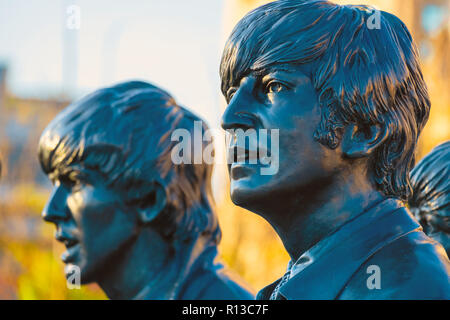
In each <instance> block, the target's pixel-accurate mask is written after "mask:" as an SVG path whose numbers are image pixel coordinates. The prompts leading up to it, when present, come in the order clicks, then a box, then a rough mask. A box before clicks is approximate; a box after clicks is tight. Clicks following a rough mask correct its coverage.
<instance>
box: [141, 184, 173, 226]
mask: <svg viewBox="0 0 450 320" xmlns="http://www.w3.org/2000/svg"><path fill="white" fill-rule="evenodd" d="M166 204H167V195H166V189H165V188H164V186H162V185H161V184H160V183H159V182H154V183H153V187H152V190H151V191H150V192H149V193H147V195H146V196H145V197H144V198H143V199H142V200H141V201H140V203H139V206H138V208H137V210H138V219H139V221H140V222H141V223H142V224H147V223H149V222H151V221H153V220H154V219H155V218H156V217H157V216H158V215H159V214H160V213H161V212H162V211H164V209H165V208H166Z"/></svg>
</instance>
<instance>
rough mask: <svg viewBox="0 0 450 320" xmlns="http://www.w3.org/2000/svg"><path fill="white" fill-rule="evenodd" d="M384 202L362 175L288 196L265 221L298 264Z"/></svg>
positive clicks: (266, 215)
mask: <svg viewBox="0 0 450 320" xmlns="http://www.w3.org/2000/svg"><path fill="white" fill-rule="evenodd" d="M311 199H314V201H311ZM383 199H385V196H384V195H383V194H382V193H381V192H379V191H377V190H375V189H374V188H373V186H372V185H371V184H370V183H369V182H368V181H367V180H365V179H361V175H358V176H357V177H356V178H355V177H353V176H351V175H347V176H346V177H344V178H339V179H334V180H333V181H331V182H330V183H327V184H321V185H320V186H319V188H317V189H314V190H313V189H310V190H309V191H308V192H304V191H301V192H294V193H293V194H292V195H289V196H288V195H287V196H286V198H284V199H283V201H277V205H278V207H277V208H276V212H275V211H274V212H271V213H269V214H265V217H266V218H267V220H268V221H269V222H270V223H271V225H272V226H273V227H274V229H275V230H276V231H277V233H278V235H279V236H280V238H281V240H282V242H283V244H284V246H285V248H286V250H287V252H288V253H289V255H290V257H291V259H292V260H294V261H296V260H297V259H298V258H299V257H300V256H301V255H302V254H303V253H304V252H306V251H307V250H309V249H310V248H311V247H312V246H314V245H315V244H316V243H318V242H319V241H320V240H322V239H323V238H325V237H326V236H328V235H329V234H330V233H332V232H333V231H334V230H337V228H339V227H340V226H342V225H343V224H345V223H346V222H347V221H349V220H351V219H352V218H353V217H355V216H357V215H358V214H360V213H361V212H363V211H364V210H365V209H366V208H367V207H369V206H371V205H373V204H374V203H377V202H381V201H382V200H383ZM280 204H281V205H282V206H283V208H280Z"/></svg>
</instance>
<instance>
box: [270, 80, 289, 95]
mask: <svg viewBox="0 0 450 320" xmlns="http://www.w3.org/2000/svg"><path fill="white" fill-rule="evenodd" d="M284 89H285V86H284V85H283V84H281V83H279V82H276V81H271V82H269V84H268V85H267V86H266V93H278V92H281V91H283V90H284Z"/></svg>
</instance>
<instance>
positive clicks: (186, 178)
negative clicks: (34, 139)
mask: <svg viewBox="0 0 450 320" xmlns="http://www.w3.org/2000/svg"><path fill="white" fill-rule="evenodd" d="M200 120H201V119H199V118H198V117H197V116H195V115H194V114H192V113H191V112H189V111H188V110H186V109H184V108H183V107H181V106H179V105H178V104H177V103H176V102H175V100H174V99H173V98H172V97H171V96H170V95H169V94H168V93H167V92H165V91H164V90H161V89H159V88H157V87H155V86H153V85H151V84H148V83H145V82H138V81H132V82H125V83H121V84H118V85H115V86H113V87H110V88H105V89H100V90H97V91H95V92H94V93H92V94H90V95H88V96H86V97H85V98H83V99H81V100H79V101H77V102H74V103H73V104H71V105H70V106H68V107H67V108H66V109H64V110H63V111H62V112H61V113H59V114H58V115H57V116H56V118H55V119H54V120H53V121H52V122H51V123H50V124H49V125H48V126H47V128H46V129H45V130H44V132H43V134H42V136H41V138H40V142H39V160H40V163H41V166H42V169H43V170H44V172H45V173H46V174H47V175H48V177H49V178H50V179H51V180H52V182H53V185H54V187H53V191H52V194H51V196H50V199H49V200H48V203H47V205H46V207H45V209H44V211H43V218H44V219H45V220H46V221H49V222H52V223H54V224H55V225H56V227H57V231H56V238H57V240H59V241H61V242H63V243H64V244H65V245H66V247H67V251H66V252H65V253H64V254H63V256H62V259H63V261H64V262H65V263H66V265H67V266H71V265H72V266H73V265H75V266H77V267H79V268H80V271H81V282H82V283H88V282H93V281H97V280H98V278H99V277H100V276H101V273H102V272H105V270H109V269H111V268H113V266H114V263H117V261H120V260H121V259H124V256H125V255H126V254H127V250H128V249H129V248H130V246H132V245H133V243H134V242H135V241H136V239H137V238H138V237H139V236H140V235H141V234H142V233H143V232H144V231H146V232H147V234H151V236H150V243H148V246H147V247H148V248H147V249H146V250H148V251H149V252H152V253H153V254H154V257H155V259H156V258H158V255H161V254H162V253H161V252H162V251H164V250H166V249H163V248H162V247H161V245H158V244H160V243H165V244H167V247H168V248H169V249H167V250H166V251H168V252H169V254H176V252H175V253H174V251H175V250H176V249H175V248H177V244H180V243H181V244H184V243H189V242H192V241H194V240H195V239H197V238H198V237H204V238H205V239H207V241H210V242H212V243H214V244H216V243H217V242H218V241H219V238H220V229H219V226H218V222H217V217H216V216H215V215H214V213H213V211H212V207H211V206H212V201H213V200H212V194H211V185H210V179H211V172H212V166H211V165H208V164H180V165H174V164H173V163H172V160H171V151H172V148H173V147H174V146H175V145H176V142H173V141H171V133H172V131H173V130H175V129H184V130H188V131H189V132H191V131H192V130H193V129H194V121H200ZM206 129H207V127H206V124H205V123H204V122H203V130H206ZM150 266H151V263H150V264H149V265H148V266H147V268H150ZM68 269H70V268H68Z"/></svg>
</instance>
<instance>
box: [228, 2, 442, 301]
mask: <svg viewBox="0 0 450 320" xmlns="http://www.w3.org/2000/svg"><path fill="white" fill-rule="evenodd" d="M374 15H375V16H374ZM374 17H375V18H377V19H379V21H378V23H372V24H369V22H370V20H371V19H373V18H374ZM377 24H379V28H378V27H376V26H377ZM374 25H375V27H374ZM220 75H221V80H222V88H221V89H222V93H223V94H224V96H225V98H226V100H227V103H228V106H227V108H226V110H225V112H224V114H223V118H222V127H223V128H224V129H226V130H230V131H231V134H232V135H233V134H234V135H235V133H234V132H236V131H237V129H241V130H243V131H246V130H251V129H253V130H261V129H265V130H268V131H271V130H279V138H278V141H277V140H274V141H272V140H271V141H270V142H269V143H270V144H272V145H278V147H279V170H278V172H276V173H275V174H273V175H267V174H261V169H262V168H264V167H267V166H268V165H270V163H269V164H268V163H267V161H262V158H261V157H260V156H259V152H258V156H257V160H258V162H257V163H256V164H255V163H247V162H248V161H247V162H246V161H243V157H242V156H241V157H237V158H234V159H233V161H232V162H231V164H229V172H230V179H231V185H230V191H231V197H232V200H233V202H234V203H235V204H237V205H239V206H241V207H243V208H246V209H248V210H250V211H253V212H255V213H257V214H259V215H261V216H262V217H263V218H265V219H266V220H267V221H268V222H269V223H270V224H271V225H272V226H273V228H274V229H275V230H276V232H277V233H278V235H279V236H280V238H281V240H282V241H283V244H284V246H285V248H286V250H287V252H288V253H289V255H290V257H291V262H290V263H289V266H288V270H287V272H286V274H285V275H284V276H283V277H282V278H281V279H279V280H277V281H276V282H274V283H273V284H271V285H269V286H268V287H266V288H264V289H263V290H261V291H260V293H259V294H258V298H259V299H449V298H450V283H449V275H450V263H449V260H448V258H447V256H446V255H445V251H444V250H443V248H442V246H440V245H439V244H437V243H436V242H435V241H433V240H432V239H430V238H429V237H427V236H426V235H425V234H424V233H423V232H422V229H421V227H420V225H419V224H418V223H417V221H416V220H415V219H414V217H413V216H412V215H411V213H410V211H409V210H408V209H407V208H405V206H404V203H403V201H406V200H407V199H408V198H409V196H410V194H411V185H410V181H409V172H410V170H411V169H412V167H413V165H414V151H415V148H416V145H417V140H418V137H419V134H420V132H421V130H422V129H423V127H424V125H425V123H426V121H427V119H428V115H429V111H430V101H429V97H428V93H427V88H426V84H425V82H424V79H423V76H422V73H421V70H420V66H419V60H418V52H417V49H416V46H415V44H414V42H413V40H412V38H411V35H410V33H409V31H408V30H407V28H406V26H405V25H404V24H403V23H402V22H401V21H400V20H399V19H398V18H397V17H395V16H394V15H392V14H389V13H387V12H381V11H376V10H374V9H371V8H370V7H366V6H354V5H346V6H344V5H337V4H334V3H331V2H329V1H325V0H318V1H317V0H315V1H314V0H280V1H275V2H271V3H268V4H266V5H263V6H261V7H259V8H257V9H255V10H253V11H252V12H250V13H248V14H247V15H246V16H245V17H244V18H243V19H242V20H241V21H240V22H239V23H238V24H237V26H236V27H235V28H234V30H233V32H232V34H231V35H230V37H229V39H228V41H227V43H226V46H225V49H224V53H223V56H222V61H221V67H220ZM233 137H234V139H232V140H231V142H230V144H229V152H233V154H235V152H239V150H241V149H242V148H243V147H242V146H239V145H238V144H237V143H236V141H238V140H239V139H238V138H237V137H236V136H233ZM253 145H255V143H253ZM244 148H249V147H246V146H245V147H244ZM258 148H259V147H258ZM251 151H253V154H255V153H256V152H255V150H248V149H246V150H245V159H246V160H248V159H249V157H250V154H251ZM264 160H265V159H264Z"/></svg>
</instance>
